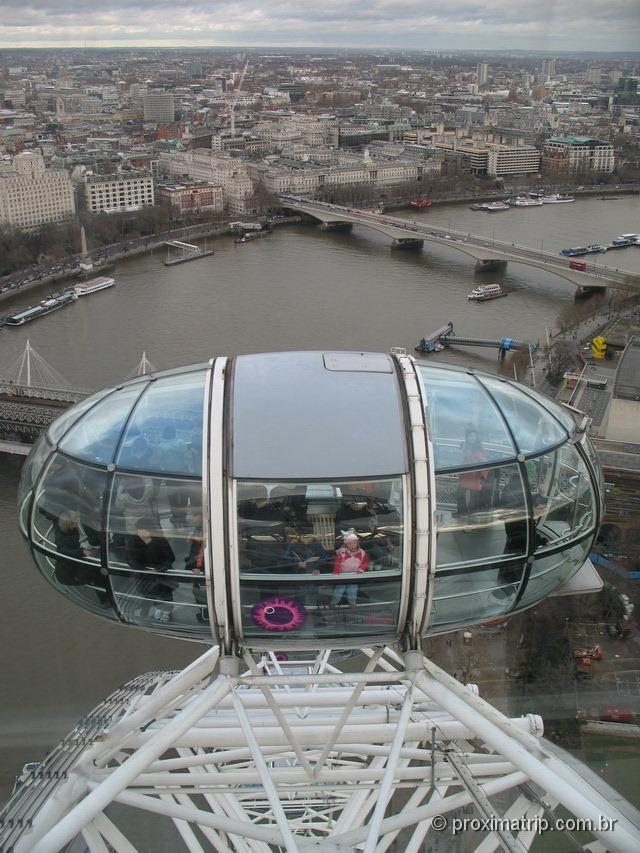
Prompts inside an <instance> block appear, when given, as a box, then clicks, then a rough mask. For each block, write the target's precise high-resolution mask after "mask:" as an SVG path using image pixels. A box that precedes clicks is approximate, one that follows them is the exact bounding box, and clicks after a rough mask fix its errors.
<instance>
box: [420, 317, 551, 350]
mask: <svg viewBox="0 0 640 853" xmlns="http://www.w3.org/2000/svg"><path fill="white" fill-rule="evenodd" d="M447 344H448V345H449V346H451V345H456V346H461V347H487V348H489V349H497V350H498V354H499V356H500V358H504V357H505V355H506V353H508V352H514V351H516V350H526V351H527V352H535V351H536V350H537V349H538V344H537V343H536V344H533V343H529V342H528V341H518V340H516V339H515V338H463V337H459V336H458V335H456V333H455V331H454V328H453V323H451V322H449V323H447V325H446V326H441V327H440V328H439V329H436V330H435V331H434V332H431V333H430V334H429V335H427V336H426V337H424V338H422V340H420V342H419V343H418V345H417V346H416V348H415V349H416V352H422V353H432V352H440V351H442V349H444V347H445V346H446V345H447Z"/></svg>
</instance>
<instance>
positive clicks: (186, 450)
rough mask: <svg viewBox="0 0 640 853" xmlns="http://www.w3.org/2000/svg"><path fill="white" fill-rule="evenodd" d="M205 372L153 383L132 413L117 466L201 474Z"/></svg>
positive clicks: (138, 469) (167, 472)
mask: <svg viewBox="0 0 640 853" xmlns="http://www.w3.org/2000/svg"><path fill="white" fill-rule="evenodd" d="M205 379H206V371H198V372H197V373H185V374H182V375H180V376H169V377H167V378H166V379H158V380H156V381H154V382H152V383H151V384H150V386H149V388H148V390H147V392H146V394H145V395H144V397H142V399H141V400H140V402H139V403H138V405H137V406H136V409H135V411H134V413H133V416H132V418H131V420H130V421H129V423H128V425H127V430H126V433H125V436H124V439H123V441H122V444H121V446H120V451H119V453H118V459H117V464H118V467H120V468H129V469H132V470H134V471H154V472H158V473H160V472H162V473H166V474H195V475H198V476H200V475H201V474H202V414H203V405H204V384H205Z"/></svg>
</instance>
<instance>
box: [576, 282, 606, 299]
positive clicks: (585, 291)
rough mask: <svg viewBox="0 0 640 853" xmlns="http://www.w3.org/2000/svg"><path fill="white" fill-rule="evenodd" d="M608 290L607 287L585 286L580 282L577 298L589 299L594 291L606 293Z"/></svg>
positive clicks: (577, 288)
mask: <svg viewBox="0 0 640 853" xmlns="http://www.w3.org/2000/svg"><path fill="white" fill-rule="evenodd" d="M606 290H607V288H606V287H585V286H584V285H582V284H579V285H577V287H576V293H575V298H576V299H589V298H590V297H591V296H593V294H594V293H605V292H606Z"/></svg>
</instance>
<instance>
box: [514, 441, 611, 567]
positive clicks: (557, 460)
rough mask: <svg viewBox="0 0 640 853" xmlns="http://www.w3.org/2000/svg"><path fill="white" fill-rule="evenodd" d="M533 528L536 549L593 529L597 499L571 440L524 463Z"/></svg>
mask: <svg viewBox="0 0 640 853" xmlns="http://www.w3.org/2000/svg"><path fill="white" fill-rule="evenodd" d="M526 468H527V477H528V480H529V486H530V489H531V497H532V502H533V512H534V521H535V529H536V552H538V551H541V550H545V549H546V548H550V547H555V546H557V545H559V544H561V543H562V542H571V541H572V540H573V539H577V538H579V537H581V536H583V535H584V534H585V533H588V532H589V531H590V530H593V529H594V528H595V525H596V501H595V494H594V492H593V488H592V486H591V480H590V478H589V474H588V471H587V466H586V464H585V462H584V460H583V458H582V457H581V456H580V454H579V453H578V451H577V450H576V448H575V447H574V446H573V445H572V444H565V445H563V446H562V447H560V448H559V449H558V450H556V451H554V452H553V453H546V454H545V455H544V456H537V457H536V458H535V459H529V460H528V461H527V463H526Z"/></svg>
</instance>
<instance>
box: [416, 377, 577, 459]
mask: <svg viewBox="0 0 640 853" xmlns="http://www.w3.org/2000/svg"><path fill="white" fill-rule="evenodd" d="M418 371H419V373H420V375H421V377H422V381H423V383H424V389H425V393H426V402H427V406H426V409H427V420H428V424H429V432H430V435H431V440H432V442H433V446H434V456H435V467H436V472H440V471H451V470H454V469H457V468H463V467H467V466H473V465H474V464H476V462H477V461H482V462H483V463H498V462H508V461H515V460H516V459H517V458H518V456H521V455H524V456H533V455H536V454H538V453H543V452H544V451H546V450H549V449H550V448H552V447H557V446H558V445H559V444H562V443H563V442H564V441H566V440H567V439H568V438H569V435H570V434H571V431H572V430H573V429H574V427H575V426H576V424H575V421H574V419H573V416H572V414H571V412H570V411H569V410H568V409H565V408H563V407H562V406H560V405H559V404H558V403H555V402H554V401H553V400H549V399H547V398H546V397H544V396H543V395H541V394H539V393H537V392H536V391H529V389H524V388H523V387H522V386H521V385H515V384H514V383H512V382H509V381H508V380H505V379H500V378H498V377H496V376H487V375H484V374H479V373H475V372H470V371H465V370H460V369H456V368H451V367H445V366H443V365H439V366H432V365H429V366H425V365H418ZM470 433H475V434H476V436H477V438H478V439H479V441H480V442H481V443H482V447H483V459H482V460H473V459H470V458H465V450H464V448H465V443H468V442H466V439H468V437H469V434H470Z"/></svg>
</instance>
